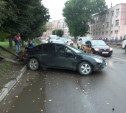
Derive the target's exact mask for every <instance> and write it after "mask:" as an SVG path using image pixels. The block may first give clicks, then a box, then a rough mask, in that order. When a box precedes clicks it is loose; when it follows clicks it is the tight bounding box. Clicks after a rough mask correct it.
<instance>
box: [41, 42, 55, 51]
mask: <svg viewBox="0 0 126 113" xmlns="http://www.w3.org/2000/svg"><path fill="white" fill-rule="evenodd" d="M54 52H55V46H54V45H53V44H43V53H54Z"/></svg>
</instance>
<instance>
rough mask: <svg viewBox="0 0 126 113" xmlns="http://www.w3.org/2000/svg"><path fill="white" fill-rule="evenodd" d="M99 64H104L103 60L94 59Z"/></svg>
mask: <svg viewBox="0 0 126 113" xmlns="http://www.w3.org/2000/svg"><path fill="white" fill-rule="evenodd" d="M94 59H95V61H96V62H97V63H103V60H102V59H98V58H94Z"/></svg>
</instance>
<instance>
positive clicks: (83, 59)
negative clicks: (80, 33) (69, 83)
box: [25, 43, 106, 75]
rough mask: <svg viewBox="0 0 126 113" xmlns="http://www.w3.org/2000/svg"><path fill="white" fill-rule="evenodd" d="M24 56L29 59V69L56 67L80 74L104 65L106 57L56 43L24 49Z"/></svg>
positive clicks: (87, 73)
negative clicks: (76, 71)
mask: <svg viewBox="0 0 126 113" xmlns="http://www.w3.org/2000/svg"><path fill="white" fill-rule="evenodd" d="M25 57H27V58H28V59H29V62H28V67H29V68H30V69H31V70H37V69H38V68H39V67H42V68H58V69H69V70H74V71H75V70H78V71H79V73H80V74H81V75H89V74H91V73H92V72H93V71H98V70H101V69H103V68H104V67H105V66H106V59H105V58H103V57H101V56H97V55H93V54H87V53H84V52H83V51H81V50H79V49H77V48H74V47H71V46H67V45H63V44H57V43H47V44H41V45H38V46H36V47H34V48H29V49H27V51H25Z"/></svg>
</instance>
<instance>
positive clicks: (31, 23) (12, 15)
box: [0, 0, 50, 45]
mask: <svg viewBox="0 0 126 113" xmlns="http://www.w3.org/2000/svg"><path fill="white" fill-rule="evenodd" d="M2 2H3V3H4V4H5V6H4V8H3V11H4V15H5V16H6V18H4V16H3V18H2V19H1V20H2V21H1V20H0V22H1V23H2V24H1V26H0V31H2V32H7V33H9V34H10V38H9V39H10V45H11V43H12V38H13V37H14V35H15V34H17V33H18V32H19V33H20V34H21V36H22V39H23V40H27V39H33V38H35V37H38V36H41V35H42V33H43V32H44V31H45V30H46V29H45V23H46V22H47V21H48V20H49V18H50V15H49V12H48V9H47V8H45V7H44V6H43V5H42V3H41V0H2ZM0 4H1V2H0ZM7 11H8V12H7Z"/></svg>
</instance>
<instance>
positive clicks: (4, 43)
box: [0, 41, 9, 48]
mask: <svg viewBox="0 0 126 113" xmlns="http://www.w3.org/2000/svg"><path fill="white" fill-rule="evenodd" d="M0 45H1V46H3V47H5V48H8V47H9V42H8V41H5V42H0Z"/></svg>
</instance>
